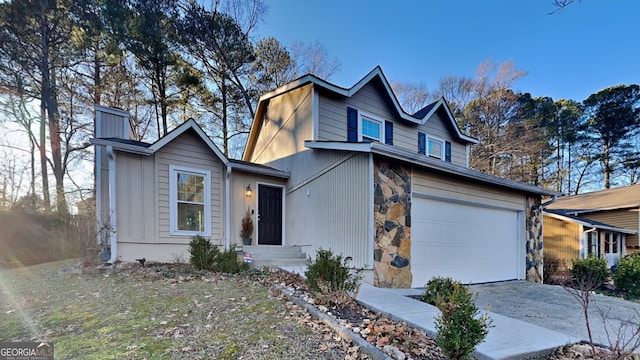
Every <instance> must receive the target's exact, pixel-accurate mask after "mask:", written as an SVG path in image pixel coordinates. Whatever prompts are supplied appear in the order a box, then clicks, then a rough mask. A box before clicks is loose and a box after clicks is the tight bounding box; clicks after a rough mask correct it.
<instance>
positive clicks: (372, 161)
mask: <svg viewBox="0 0 640 360" xmlns="http://www.w3.org/2000/svg"><path fill="white" fill-rule="evenodd" d="M97 110H99V111H98V113H99V114H98V123H99V124H102V125H101V126H99V127H98V128H97V130H100V131H101V133H98V134H96V139H93V140H92V142H93V143H94V144H95V145H97V146H96V155H97V159H96V161H97V163H96V168H97V169H98V170H97V171H98V172H97V179H98V180H97V183H96V188H97V200H98V204H97V208H98V209H99V211H98V212H99V213H101V214H102V216H103V219H105V221H103V222H104V223H107V224H110V226H111V228H112V229H115V231H114V232H112V233H110V237H109V243H110V244H111V255H112V260H118V259H120V260H128V261H130V260H132V259H135V258H140V257H143V256H146V258H147V260H150V259H151V260H167V259H171V258H172V256H175V254H184V253H185V252H186V251H187V248H188V246H187V244H188V242H189V239H190V236H192V235H195V234H202V235H204V236H207V237H210V238H211V239H212V240H213V241H214V242H216V243H217V244H219V245H223V246H226V247H228V246H230V245H233V244H239V243H240V242H241V240H240V238H239V236H238V235H237V230H238V229H239V221H240V219H241V217H242V215H243V214H244V213H245V212H246V210H247V209H248V208H249V209H250V210H252V211H255V216H254V221H255V222H256V231H255V233H254V240H253V244H254V245H257V246H255V248H254V249H252V250H251V251H257V249H258V248H261V249H269V250H275V251H281V250H282V249H283V248H296V249H304V251H305V252H306V254H307V255H309V256H314V254H315V253H316V250H318V249H320V248H323V249H331V250H332V251H333V252H334V253H336V254H341V255H343V256H344V257H350V258H351V259H352V260H351V262H350V265H352V266H354V267H357V268H361V269H364V270H365V271H364V273H365V280H367V281H369V282H371V283H373V284H375V285H376V286H380V287H421V286H424V285H425V283H426V282H427V281H428V280H429V279H430V278H431V277H433V276H450V277H453V278H455V279H457V280H459V281H462V282H464V283H481V282H492V281H503V280H513V279H528V280H531V281H538V282H540V281H542V275H543V274H542V252H543V248H542V245H543V241H542V214H541V211H540V204H541V198H542V196H553V195H556V193H554V192H552V191H547V190H544V189H541V188H538V187H535V186H531V185H527V184H522V183H518V182H514V181H510V180H506V179H502V178H498V177H495V176H490V175H487V174H483V173H480V172H477V171H474V170H471V169H469V166H468V164H469V150H470V147H471V146H472V145H473V144H477V143H478V140H476V139H474V138H471V137H469V136H467V135H465V134H463V133H462V132H461V131H460V128H459V127H458V125H457V124H456V122H455V119H454V118H453V115H452V114H451V111H450V109H449V107H448V105H447V103H446V101H445V100H444V99H439V100H438V101H435V102H434V103H432V104H430V105H428V106H427V107H425V108H424V109H422V110H420V111H418V112H416V113H414V114H409V113H407V112H405V111H404V110H403V109H402V107H401V106H400V104H399V103H398V100H397V98H396V96H395V95H394V93H393V91H392V90H391V86H390V85H389V82H388V81H387V79H386V77H385V76H384V74H383V73H382V70H381V69H380V67H376V68H375V69H373V70H372V71H371V72H369V73H368V74H367V75H366V76H364V77H363V78H362V79H361V80H360V81H358V82H357V83H356V84H354V85H353V86H352V87H350V88H343V87H339V86H336V85H334V84H331V83H329V82H327V81H324V80H322V79H319V78H318V77H316V76H313V75H305V76H303V77H301V78H299V79H297V80H295V81H293V82H291V83H289V84H287V85H284V86H282V87H280V88H278V89H275V90H274V91H272V92H269V93H266V94H264V95H263V96H262V97H261V98H260V101H259V103H258V106H257V110H256V115H255V118H254V119H253V124H252V127H251V131H250V135H249V138H248V140H247V144H246V147H245V150H244V154H243V161H235V160H230V159H227V158H226V157H225V156H224V155H223V154H222V153H221V152H220V151H219V150H218V149H217V148H216V146H215V145H214V144H213V142H212V141H211V140H210V139H209V138H208V137H207V136H206V135H205V134H204V133H203V132H202V130H201V129H200V128H199V127H198V126H197V125H196V124H195V122H193V121H188V122H186V123H184V124H182V125H180V126H179V127H178V128H177V129H175V130H174V131H172V132H171V133H169V134H168V135H167V136H165V137H163V138H162V139H160V140H159V141H157V142H155V143H153V144H147V143H140V142H136V141H132V140H129V138H128V137H127V135H128V133H127V131H126V124H127V123H128V122H123V121H122V119H124V118H126V117H127V115H126V113H124V112H121V111H118V110H109V109H103V108H97ZM111 117H115V118H117V117H120V121H115V120H114V122H111V123H110V121H111V120H113V119H111ZM109 124H111V125H112V126H110V125H109ZM112 128H113V129H115V130H114V131H113V132H111V133H110V132H109V131H111V130H110V129H112ZM122 129H125V131H124V132H123V130H122ZM247 187H249V188H251V189H253V190H255V194H254V196H253V197H251V198H248V197H246V196H245V195H244V190H245V188H247ZM99 219H100V218H99ZM172 254H173V255H172Z"/></svg>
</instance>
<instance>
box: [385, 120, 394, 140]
mask: <svg viewBox="0 0 640 360" xmlns="http://www.w3.org/2000/svg"><path fill="white" fill-rule="evenodd" d="M384 143H385V144H387V145H393V123H392V122H391V121H385V122H384Z"/></svg>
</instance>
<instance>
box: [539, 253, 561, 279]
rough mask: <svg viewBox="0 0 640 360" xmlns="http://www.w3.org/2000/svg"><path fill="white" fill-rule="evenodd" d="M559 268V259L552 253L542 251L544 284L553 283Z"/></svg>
mask: <svg viewBox="0 0 640 360" xmlns="http://www.w3.org/2000/svg"><path fill="white" fill-rule="evenodd" d="M559 268H560V259H558V258H557V257H555V256H554V255H551V254H548V253H544V255H543V258H542V276H543V278H544V280H543V282H544V283H545V284H553V283H554V281H553V279H554V277H555V275H556V274H557V273H558V269H559Z"/></svg>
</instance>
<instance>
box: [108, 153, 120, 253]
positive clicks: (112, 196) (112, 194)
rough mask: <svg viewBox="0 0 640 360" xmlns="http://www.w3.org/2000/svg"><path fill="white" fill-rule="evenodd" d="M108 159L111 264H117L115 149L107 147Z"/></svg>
mask: <svg viewBox="0 0 640 360" xmlns="http://www.w3.org/2000/svg"><path fill="white" fill-rule="evenodd" d="M107 159H108V161H109V226H110V229H109V230H110V231H109V235H110V236H109V237H110V240H111V258H110V259H109V263H110V264H113V263H115V261H116V259H117V257H118V232H117V231H116V230H117V229H116V227H117V213H116V154H115V153H114V152H113V147H112V146H110V145H107Z"/></svg>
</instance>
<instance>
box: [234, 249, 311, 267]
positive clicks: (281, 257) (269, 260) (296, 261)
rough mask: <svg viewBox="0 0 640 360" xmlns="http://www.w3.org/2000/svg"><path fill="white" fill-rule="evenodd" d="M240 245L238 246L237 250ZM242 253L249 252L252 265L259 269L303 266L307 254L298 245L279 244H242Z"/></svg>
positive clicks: (305, 262) (305, 263)
mask: <svg viewBox="0 0 640 360" xmlns="http://www.w3.org/2000/svg"><path fill="white" fill-rule="evenodd" d="M239 248H240V247H238V250H239ZM242 252H243V253H245V254H246V253H249V254H251V257H252V259H253V262H252V265H251V266H252V267H254V268H256V269H259V268H261V267H264V266H269V267H279V266H305V265H307V256H306V255H305V253H303V252H302V247H300V246H279V245H260V246H256V245H243V246H242Z"/></svg>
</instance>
